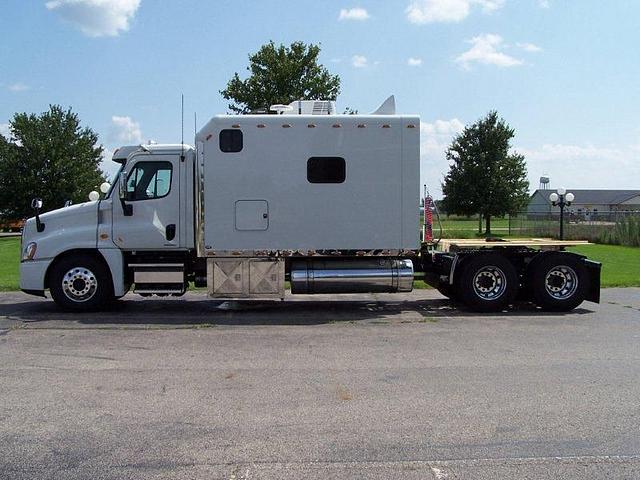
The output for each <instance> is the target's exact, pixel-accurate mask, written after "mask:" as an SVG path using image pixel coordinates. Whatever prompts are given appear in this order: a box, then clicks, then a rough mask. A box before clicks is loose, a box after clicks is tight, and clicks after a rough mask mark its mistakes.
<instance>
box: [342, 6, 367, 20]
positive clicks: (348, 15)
mask: <svg viewBox="0 0 640 480" xmlns="http://www.w3.org/2000/svg"><path fill="white" fill-rule="evenodd" d="M368 18H369V12H367V11H366V10H365V9H364V8H349V9H347V8H343V9H341V10H340V15H339V16H338V20H367V19H368Z"/></svg>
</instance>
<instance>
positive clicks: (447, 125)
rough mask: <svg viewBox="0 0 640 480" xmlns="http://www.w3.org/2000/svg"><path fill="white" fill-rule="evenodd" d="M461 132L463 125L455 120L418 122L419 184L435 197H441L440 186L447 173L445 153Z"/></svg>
mask: <svg viewBox="0 0 640 480" xmlns="http://www.w3.org/2000/svg"><path fill="white" fill-rule="evenodd" d="M462 130H464V124H463V123H462V122H461V121H460V120H458V119H457V118H452V119H450V120H436V121H435V122H433V123H427V122H420V184H421V185H424V184H426V185H427V187H428V188H429V190H430V192H431V194H433V195H435V196H436V197H440V196H441V187H440V184H441V183H442V181H443V180H444V176H445V175H446V174H447V172H448V171H449V162H448V161H447V159H446V156H445V151H446V150H447V148H448V147H449V145H450V144H451V141H452V140H453V137H455V136H456V135H457V134H458V133H460V132H462Z"/></svg>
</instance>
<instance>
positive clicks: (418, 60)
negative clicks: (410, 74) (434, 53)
mask: <svg viewBox="0 0 640 480" xmlns="http://www.w3.org/2000/svg"><path fill="white" fill-rule="evenodd" d="M407 65H409V66H410V67H419V66H420V65H422V59H421V58H414V57H409V59H408V60H407Z"/></svg>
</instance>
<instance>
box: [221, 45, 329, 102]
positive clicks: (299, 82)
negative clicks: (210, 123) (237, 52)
mask: <svg viewBox="0 0 640 480" xmlns="http://www.w3.org/2000/svg"><path fill="white" fill-rule="evenodd" d="M319 53H320V47H319V46H318V45H313V44H309V45H306V44H305V43H303V42H293V43H292V44H291V46H289V47H286V46H284V45H280V46H276V45H275V43H273V41H271V42H269V43H267V44H266V45H263V46H262V47H261V48H260V50H258V52H257V53H254V54H252V55H249V66H248V67H247V70H248V71H249V72H251V74H250V75H249V77H248V78H246V79H245V80H240V76H239V75H238V73H235V74H234V75H233V78H232V79H231V80H229V83H227V88H225V89H224V90H221V91H220V93H221V94H222V96H223V97H224V98H225V99H227V100H231V101H232V102H233V103H230V104H229V109H230V110H232V111H234V112H236V113H249V112H252V111H258V110H262V111H265V112H268V111H269V107H270V106H271V105H275V104H278V103H281V104H289V103H291V102H293V101H294V100H335V99H336V97H337V96H338V94H339V93H340V77H339V76H338V75H331V74H330V73H329V71H328V70H327V69H326V68H325V67H324V66H323V65H321V64H319V63H318V54H319Z"/></svg>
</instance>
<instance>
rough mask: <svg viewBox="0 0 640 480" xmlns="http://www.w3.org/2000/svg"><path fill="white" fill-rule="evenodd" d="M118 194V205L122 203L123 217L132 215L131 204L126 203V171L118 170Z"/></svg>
mask: <svg viewBox="0 0 640 480" xmlns="http://www.w3.org/2000/svg"><path fill="white" fill-rule="evenodd" d="M118 196H119V197H120V205H122V214H123V215H124V216H125V217H130V216H131V215H133V205H127V203H126V202H125V200H126V199H127V172H125V171H122V172H120V176H119V177H118Z"/></svg>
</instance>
